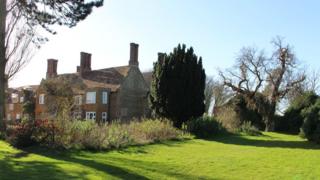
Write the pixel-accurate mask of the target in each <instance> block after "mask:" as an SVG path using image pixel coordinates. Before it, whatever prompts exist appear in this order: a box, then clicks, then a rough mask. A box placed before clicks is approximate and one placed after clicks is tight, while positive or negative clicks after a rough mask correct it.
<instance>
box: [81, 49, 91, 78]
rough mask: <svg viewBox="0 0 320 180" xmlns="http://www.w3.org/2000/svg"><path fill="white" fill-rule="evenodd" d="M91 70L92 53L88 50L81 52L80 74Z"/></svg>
mask: <svg viewBox="0 0 320 180" xmlns="http://www.w3.org/2000/svg"><path fill="white" fill-rule="evenodd" d="M88 71H91V54H89V53H86V52H81V53H80V74H81V75H82V74H83V73H85V72H88Z"/></svg>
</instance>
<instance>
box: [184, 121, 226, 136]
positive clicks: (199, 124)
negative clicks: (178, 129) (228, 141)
mask: <svg viewBox="0 0 320 180" xmlns="http://www.w3.org/2000/svg"><path fill="white" fill-rule="evenodd" d="M186 129H187V131H189V132H190V133H192V134H194V135H195V136H196V137H198V138H211V137H214V136H215V135H218V134H223V133H225V132H226V130H225V128H224V127H223V126H222V124H221V123H220V122H218V121H217V120H216V119H215V118H214V117H210V116H203V117H199V118H194V119H191V120H189V121H187V122H186Z"/></svg>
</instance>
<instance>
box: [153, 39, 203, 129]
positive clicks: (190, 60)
mask: <svg viewBox="0 0 320 180" xmlns="http://www.w3.org/2000/svg"><path fill="white" fill-rule="evenodd" d="M205 80H206V75H205V71H204V69H203V67H202V58H201V57H200V58H198V57H197V56H196V55H195V54H194V52H193V48H192V47H191V48H189V49H186V46H185V45H182V46H181V45H180V44H179V45H178V47H176V48H174V50H173V52H172V53H170V54H169V55H166V54H163V55H159V59H158V61H157V62H156V63H154V69H153V78H152V82H151V90H150V96H149V101H150V104H151V109H152V110H153V113H154V114H155V115H156V116H160V117H165V118H168V119H170V120H173V122H174V125H175V126H176V127H178V128H181V125H182V123H183V122H185V121H187V120H189V119H190V118H192V117H194V118H196V117H199V116H202V114H203V113H204V109H205V105H204V89H205Z"/></svg>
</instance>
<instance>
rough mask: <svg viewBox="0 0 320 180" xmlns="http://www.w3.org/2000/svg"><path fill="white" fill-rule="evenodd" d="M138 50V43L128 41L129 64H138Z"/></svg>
mask: <svg viewBox="0 0 320 180" xmlns="http://www.w3.org/2000/svg"><path fill="white" fill-rule="evenodd" d="M138 50H139V44H135V43H130V60H129V66H139V61H138Z"/></svg>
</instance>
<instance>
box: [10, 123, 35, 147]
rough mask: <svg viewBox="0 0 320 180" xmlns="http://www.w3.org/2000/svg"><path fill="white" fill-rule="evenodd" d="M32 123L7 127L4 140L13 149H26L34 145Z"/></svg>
mask: <svg viewBox="0 0 320 180" xmlns="http://www.w3.org/2000/svg"><path fill="white" fill-rule="evenodd" d="M33 129H34V127H33V123H32V122H27V121H22V122H20V123H19V122H17V123H14V124H11V125H8V126H7V136H6V140H7V141H8V142H9V143H10V144H11V145H13V146H15V147H26V146H30V145H33V144H35V141H34V140H33V139H32V133H33Z"/></svg>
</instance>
